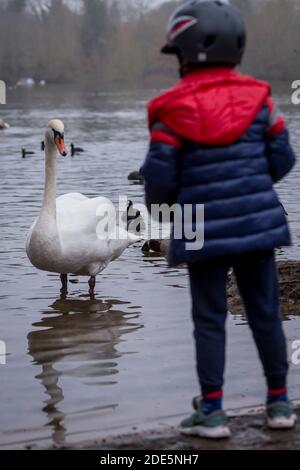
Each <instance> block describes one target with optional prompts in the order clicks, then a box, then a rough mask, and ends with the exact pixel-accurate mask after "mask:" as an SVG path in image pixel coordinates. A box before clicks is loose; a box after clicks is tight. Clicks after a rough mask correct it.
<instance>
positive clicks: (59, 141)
mask: <svg viewBox="0 0 300 470" xmlns="http://www.w3.org/2000/svg"><path fill="white" fill-rule="evenodd" d="M55 145H56V147H57V150H58V151H59V153H60V154H61V155H62V156H63V157H66V156H67V155H68V151H67V148H66V146H65V141H64V138H63V137H62V136H61V135H57V136H56V137H55Z"/></svg>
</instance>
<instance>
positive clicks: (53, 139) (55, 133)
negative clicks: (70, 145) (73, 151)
mask: <svg viewBox="0 0 300 470" xmlns="http://www.w3.org/2000/svg"><path fill="white" fill-rule="evenodd" d="M64 132H65V126H64V123H63V122H62V121H60V120H59V119H53V120H52V121H50V122H49V123H48V126H47V129H46V142H47V143H48V145H50V146H56V148H57V150H58V151H59V153H60V154H61V155H62V156H63V157H66V156H67V155H68V152H67V149H66V146H65V141H64V138H65V135H64Z"/></svg>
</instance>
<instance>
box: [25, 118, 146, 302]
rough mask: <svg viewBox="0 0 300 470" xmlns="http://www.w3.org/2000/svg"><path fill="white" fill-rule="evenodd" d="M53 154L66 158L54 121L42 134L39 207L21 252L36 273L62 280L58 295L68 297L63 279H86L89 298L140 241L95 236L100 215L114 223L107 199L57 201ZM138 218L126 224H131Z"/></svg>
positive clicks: (123, 234)
mask: <svg viewBox="0 0 300 470" xmlns="http://www.w3.org/2000/svg"><path fill="white" fill-rule="evenodd" d="M57 151H58V152H59V153H60V154H61V155H62V156H66V155H67V150H66V147H65V144H64V124H63V123H62V122H61V121H59V120H53V121H50V122H49V124H48V127H47V129H46V133H45V154H46V175H45V191H44V198H43V205H42V209H41V212H40V215H39V217H38V218H37V219H36V221H35V222H34V224H33V226H32V227H31V229H30V231H29V234H28V238H27V243H26V252H27V256H28V258H29V260H30V262H31V263H32V264H33V266H35V267H36V268H38V269H40V270H42V271H48V272H55V273H59V274H60V275H61V281H62V293H63V294H67V284H68V277H67V276H68V274H78V275H83V276H90V280H89V286H90V291H89V292H90V295H91V296H93V295H94V288H95V282H96V275H97V274H99V273H100V272H101V271H103V269H105V268H106V266H107V265H108V264H109V263H110V261H112V260H115V259H116V258H118V257H119V256H120V255H121V254H122V253H123V251H124V250H125V249H126V248H127V247H128V246H129V245H131V244H133V243H134V242H136V241H137V240H139V238H138V237H137V236H135V235H133V234H130V233H128V232H127V230H125V229H122V228H119V232H118V234H119V236H118V238H116V237H113V235H112V233H113V231H112V230H111V229H110V232H109V233H105V234H103V233H102V234H100V235H99V233H98V234H97V226H98V223H99V221H100V220H101V216H102V217H103V214H104V213H105V214H106V216H107V217H106V220H107V219H109V221H110V224H113V223H114V222H113V221H115V208H114V206H113V204H112V203H111V202H110V201H109V200H108V199H107V198H104V197H97V198H95V199H89V198H87V197H86V196H83V195H82V194H77V193H72V194H66V195H64V196H61V197H59V198H58V199H56V157H57ZM138 215H139V214H136V215H135V216H134V217H130V218H129V220H130V221H132V219H136V217H137V216H138ZM110 227H111V225H110ZM114 227H116V225H115V226H114ZM127 228H128V226H127Z"/></svg>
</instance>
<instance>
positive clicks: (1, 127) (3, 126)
mask: <svg viewBox="0 0 300 470" xmlns="http://www.w3.org/2000/svg"><path fill="white" fill-rule="evenodd" d="M9 128H10V125H9V124H7V122H5V121H3V119H0V130H4V129H9Z"/></svg>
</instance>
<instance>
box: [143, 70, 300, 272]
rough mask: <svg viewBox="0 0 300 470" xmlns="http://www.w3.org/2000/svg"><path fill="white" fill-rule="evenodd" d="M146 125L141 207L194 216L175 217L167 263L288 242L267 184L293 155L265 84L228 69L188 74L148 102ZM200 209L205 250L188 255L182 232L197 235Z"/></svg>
mask: <svg viewBox="0 0 300 470" xmlns="http://www.w3.org/2000/svg"><path fill="white" fill-rule="evenodd" d="M149 119H150V128H151V144H150V149H149V153H148V155H147V158H146V161H145V163H144V165H143V167H142V174H143V176H144V178H145V191H146V202H147V206H148V209H149V210H150V211H151V207H152V205H153V204H163V203H167V204H168V205H172V204H174V203H176V202H177V203H178V204H179V205H180V206H181V207H182V209H183V208H184V207H186V205H189V207H191V208H192V213H193V217H192V218H191V217H189V218H188V220H186V217H185V216H184V215H182V227H183V229H182V234H181V236H180V237H178V235H177V236H176V237H174V233H173V235H172V241H171V246H170V250H169V256H168V257H169V263H170V265H172V266H174V265H177V264H181V263H184V262H187V263H192V262H195V261H200V260H207V259H210V258H216V257H223V256H227V255H238V254H243V253H247V252H254V251H255V252H257V251H265V250H273V249H275V248H277V247H280V246H287V245H290V244H291V237H290V233H289V228H288V223H287V220H286V215H285V212H284V209H283V206H282V205H281V203H280V201H279V199H278V196H277V194H276V192H275V190H274V188H273V184H274V183H276V182H278V181H279V180H281V179H282V178H283V177H284V176H285V175H286V174H287V173H288V172H289V171H290V170H291V168H292V167H293V165H294V163H295V155H294V153H293V150H292V148H291V146H290V144H289V135H288V131H287V129H286V127H285V122H284V119H283V117H282V115H281V114H280V113H279V112H278V111H277V109H276V107H275V105H274V103H273V101H272V99H271V97H270V89H269V86H268V85H267V84H265V83H264V82H259V81H256V80H254V79H252V78H251V77H243V76H242V75H239V74H237V73H236V72H234V71H233V70H231V69H223V68H222V69H213V70H210V71H208V72H207V73H205V72H204V73H203V72H197V73H193V74H191V75H190V76H187V78H185V79H183V80H182V81H181V82H180V83H179V85H177V86H176V87H175V88H173V89H172V90H170V91H168V92H166V93H164V94H163V95H161V96H160V97H159V98H157V99H156V100H154V101H153V102H152V103H150V105H149ZM199 204H200V205H204V245H203V246H201V247H200V248H199V249H194V248H193V249H190V247H191V240H189V239H188V238H187V236H186V235H185V232H187V233H190V232H195V231H196V230H197V228H198V229H199V227H197V223H199V222H198V221H197V218H196V207H197V205H199ZM182 212H183V214H184V213H185V212H184V210H183V211H182ZM187 223H188V224H189V225H190V226H189V227H186V226H185V225H186V224H187Z"/></svg>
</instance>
